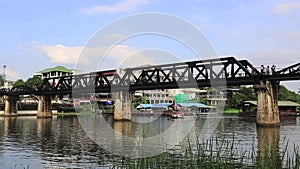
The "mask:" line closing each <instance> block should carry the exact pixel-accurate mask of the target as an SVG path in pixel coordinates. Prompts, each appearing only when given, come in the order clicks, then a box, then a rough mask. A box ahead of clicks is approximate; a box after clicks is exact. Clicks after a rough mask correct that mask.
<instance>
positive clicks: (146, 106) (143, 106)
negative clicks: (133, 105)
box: [137, 104, 153, 109]
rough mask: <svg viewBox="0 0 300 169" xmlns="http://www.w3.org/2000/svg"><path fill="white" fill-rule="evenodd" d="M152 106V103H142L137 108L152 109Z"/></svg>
mask: <svg viewBox="0 0 300 169" xmlns="http://www.w3.org/2000/svg"><path fill="white" fill-rule="evenodd" d="M152 107H153V105H152V104H140V105H138V107H137V108H144V109H150V108H152Z"/></svg>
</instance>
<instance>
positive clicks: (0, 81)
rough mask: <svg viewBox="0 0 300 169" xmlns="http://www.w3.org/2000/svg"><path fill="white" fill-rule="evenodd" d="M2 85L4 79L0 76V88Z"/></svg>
mask: <svg viewBox="0 0 300 169" xmlns="http://www.w3.org/2000/svg"><path fill="white" fill-rule="evenodd" d="M3 85H4V78H3V76H2V75H0V86H3Z"/></svg>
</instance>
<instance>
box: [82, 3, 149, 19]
mask: <svg viewBox="0 0 300 169" xmlns="http://www.w3.org/2000/svg"><path fill="white" fill-rule="evenodd" d="M147 3H149V0H123V1H122V2H119V3H116V4H114V5H97V6H94V7H91V8H82V9H80V12H81V13H84V14H89V15H95V14H99V13H117V12H133V11H136V10H138V6H139V5H142V4H147Z"/></svg>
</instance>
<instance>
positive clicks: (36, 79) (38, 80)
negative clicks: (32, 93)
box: [25, 76, 43, 88]
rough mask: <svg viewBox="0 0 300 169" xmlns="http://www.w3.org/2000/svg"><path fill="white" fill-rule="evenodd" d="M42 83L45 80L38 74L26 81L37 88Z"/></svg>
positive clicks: (27, 84)
mask: <svg viewBox="0 0 300 169" xmlns="http://www.w3.org/2000/svg"><path fill="white" fill-rule="evenodd" d="M42 83H43V80H42V79H41V78H39V77H37V76H33V77H31V78H29V79H27V81H26V82H25V85H26V86H29V87H33V88H37V87H38V86H40V85H41V84H42Z"/></svg>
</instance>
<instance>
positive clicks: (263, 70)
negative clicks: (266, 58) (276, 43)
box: [260, 65, 266, 75]
mask: <svg viewBox="0 0 300 169" xmlns="http://www.w3.org/2000/svg"><path fill="white" fill-rule="evenodd" d="M265 72H266V70H265V66H264V65H261V66H260V73H261V74H262V75H264V74H265Z"/></svg>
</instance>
